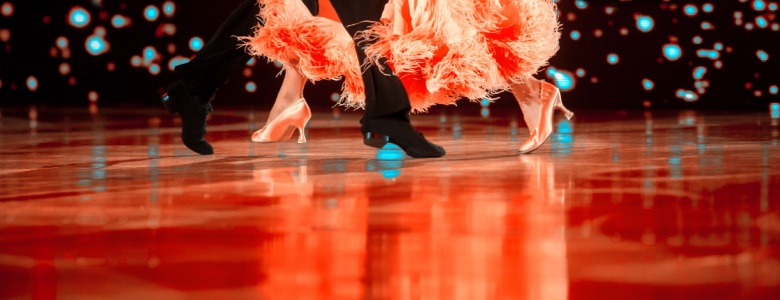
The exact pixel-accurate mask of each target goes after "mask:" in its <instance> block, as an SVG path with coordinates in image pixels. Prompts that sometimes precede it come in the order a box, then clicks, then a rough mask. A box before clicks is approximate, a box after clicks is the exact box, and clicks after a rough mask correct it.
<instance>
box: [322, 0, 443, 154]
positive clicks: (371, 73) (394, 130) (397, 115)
mask: <svg viewBox="0 0 780 300" xmlns="http://www.w3.org/2000/svg"><path fill="white" fill-rule="evenodd" d="M385 2H387V1H377V0H330V3H331V4H332V5H333V8H334V9H335V10H336V13H337V14H338V15H339V19H341V22H342V24H344V26H345V27H346V28H347V32H349V34H350V35H351V36H355V33H356V32H358V31H361V30H365V29H366V28H367V27H368V25H370V24H369V23H367V22H363V23H361V22H362V21H366V20H369V21H379V19H380V17H381V15H382V9H383V8H384V4H385ZM363 46H364V45H357V53H358V59H359V61H360V62H363V61H365V59H366V54H365V52H364V51H363V49H362V47H363ZM380 67H381V68H382V69H383V70H390V68H389V67H388V66H387V65H385V64H384V63H383V64H382V65H381V66H375V65H372V66H371V67H370V68H369V69H368V70H366V71H365V72H364V73H363V83H364V84H365V88H366V111H365V114H364V115H363V119H362V121H361V122H362V124H363V126H362V131H363V134H364V135H365V138H366V139H365V143H366V145H369V146H374V147H381V146H382V145H384V142H387V141H389V142H392V143H395V144H398V146H400V147H401V148H402V149H404V151H406V153H407V154H409V155H410V156H412V157H440V156H443V155H444V154H445V151H444V148H441V147H439V146H437V145H434V144H432V143H430V142H428V141H427V140H426V139H425V138H424V137H423V136H422V134H420V133H419V132H417V131H416V130H414V128H413V127H412V126H411V123H410V122H409V111H410V110H411V105H410V103H409V96H408V95H407V94H406V90H405V89H404V86H403V84H402V83H401V80H400V79H398V77H396V76H394V75H392V76H388V75H385V74H383V73H382V71H380ZM386 72H387V71H386ZM377 138H378V139H377Z"/></svg>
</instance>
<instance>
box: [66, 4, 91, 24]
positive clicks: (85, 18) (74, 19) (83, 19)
mask: <svg viewBox="0 0 780 300" xmlns="http://www.w3.org/2000/svg"><path fill="white" fill-rule="evenodd" d="M90 19H91V16H90V14H89V12H88V11H87V10H86V9H84V8H82V7H79V6H76V7H74V8H73V9H71V10H70V15H69V16H68V22H69V23H70V25H71V26H73V27H76V28H84V27H86V26H87V25H89V22H90Z"/></svg>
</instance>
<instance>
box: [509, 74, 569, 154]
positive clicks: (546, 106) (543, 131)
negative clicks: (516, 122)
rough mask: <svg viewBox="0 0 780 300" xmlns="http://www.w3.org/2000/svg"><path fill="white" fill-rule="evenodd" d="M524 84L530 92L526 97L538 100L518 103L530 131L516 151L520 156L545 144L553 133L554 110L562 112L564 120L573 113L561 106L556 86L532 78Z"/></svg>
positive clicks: (559, 92)
mask: <svg viewBox="0 0 780 300" xmlns="http://www.w3.org/2000/svg"><path fill="white" fill-rule="evenodd" d="M537 82H538V83H537ZM525 84H526V85H528V87H527V90H528V91H530V94H528V95H538V97H539V98H538V99H539V100H536V101H523V102H528V103H530V104H524V103H523V102H520V108H521V109H522V110H523V117H524V119H525V120H526V123H527V124H528V129H529V130H531V136H529V137H528V139H527V140H526V141H525V142H524V143H523V144H522V145H520V149H518V151H519V152H520V154H528V153H531V152H533V151H534V150H536V149H539V147H541V146H542V145H543V144H544V143H545V142H547V140H548V139H549V138H550V135H551V134H552V131H553V114H554V112H555V110H560V111H562V112H563V113H564V114H565V116H566V119H571V118H572V117H573V116H574V113H573V112H571V111H570V110H568V109H566V107H564V106H563V102H562V101H561V90H560V89H558V88H557V87H556V86H554V85H552V84H550V83H548V82H545V81H542V80H537V79H533V78H530V79H528V80H526V82H525ZM513 91H514V89H513ZM537 91H538V92H537ZM516 97H517V96H516ZM526 98H527V97H526ZM518 99H523V98H518ZM530 100H532V99H530ZM524 106H525V107H524ZM529 120H530V123H529ZM531 123H535V124H531Z"/></svg>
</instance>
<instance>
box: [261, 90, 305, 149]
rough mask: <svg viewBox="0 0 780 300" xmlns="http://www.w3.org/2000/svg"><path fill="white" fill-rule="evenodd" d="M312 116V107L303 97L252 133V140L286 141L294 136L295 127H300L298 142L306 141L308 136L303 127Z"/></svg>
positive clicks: (262, 141)
mask: <svg viewBox="0 0 780 300" xmlns="http://www.w3.org/2000/svg"><path fill="white" fill-rule="evenodd" d="M310 118H311V109H309V105H308V104H306V100H305V99H303V98H301V99H299V100H298V101H296V102H295V103H294V104H293V105H290V106H288V107H287V108H285V109H284V110H283V111H282V112H281V113H280V114H279V115H278V116H276V118H274V119H273V121H270V122H268V124H265V126H263V128H262V129H260V130H258V131H255V133H254V134H252V141H253V142H257V143H276V142H284V141H286V140H289V139H290V138H292V135H293V133H294V132H295V129H298V135H299V136H298V143H305V142H306V136H305V135H304V134H303V129H304V128H305V127H306V123H308V122H309V119H310Z"/></svg>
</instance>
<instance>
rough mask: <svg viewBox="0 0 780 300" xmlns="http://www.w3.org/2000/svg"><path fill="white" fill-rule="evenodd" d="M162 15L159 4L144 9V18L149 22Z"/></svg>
mask: <svg viewBox="0 0 780 300" xmlns="http://www.w3.org/2000/svg"><path fill="white" fill-rule="evenodd" d="M159 17H160V9H159V8H157V6H154V5H149V6H147V7H146V8H145V9H144V18H146V20H147V21H149V22H154V21H157V18H159Z"/></svg>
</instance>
